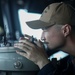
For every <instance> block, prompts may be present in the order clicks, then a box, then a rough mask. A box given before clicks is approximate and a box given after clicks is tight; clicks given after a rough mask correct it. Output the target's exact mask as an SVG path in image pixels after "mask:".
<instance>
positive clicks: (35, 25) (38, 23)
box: [26, 20, 50, 29]
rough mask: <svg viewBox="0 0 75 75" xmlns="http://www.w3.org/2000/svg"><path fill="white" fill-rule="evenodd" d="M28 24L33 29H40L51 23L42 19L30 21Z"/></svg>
mask: <svg viewBox="0 0 75 75" xmlns="http://www.w3.org/2000/svg"><path fill="white" fill-rule="evenodd" d="M26 24H27V25H28V26H29V27H30V28H32V29H40V28H44V27H47V26H49V25H50V23H46V22H43V21H41V20H35V21H29V22H26Z"/></svg>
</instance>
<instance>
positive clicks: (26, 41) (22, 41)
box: [19, 39, 34, 47]
mask: <svg viewBox="0 0 75 75" xmlns="http://www.w3.org/2000/svg"><path fill="white" fill-rule="evenodd" d="M19 42H21V43H24V44H26V45H28V46H30V47H33V46H34V44H33V43H31V42H30V41H29V40H27V39H25V40H19Z"/></svg>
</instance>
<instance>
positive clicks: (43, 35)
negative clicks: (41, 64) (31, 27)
mask: <svg viewBox="0 0 75 75" xmlns="http://www.w3.org/2000/svg"><path fill="white" fill-rule="evenodd" d="M41 40H42V41H45V40H46V39H45V33H44V32H42V35H41Z"/></svg>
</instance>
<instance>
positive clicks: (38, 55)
mask: <svg viewBox="0 0 75 75" xmlns="http://www.w3.org/2000/svg"><path fill="white" fill-rule="evenodd" d="M27 37H28V38H21V39H20V40H19V43H16V44H15V45H14V47H16V48H19V49H21V50H22V51H25V52H20V51H18V50H17V51H16V52H17V53H18V54H20V55H22V56H24V57H26V58H27V59H29V60H31V61H33V62H34V63H35V64H36V65H38V66H39V68H40V69H41V68H42V67H43V66H45V65H46V64H48V63H49V60H48V56H47V54H46V52H45V50H44V48H43V46H42V43H41V41H36V42H35V43H36V45H34V44H33V43H31V42H30V41H29V39H30V38H31V37H30V36H27Z"/></svg>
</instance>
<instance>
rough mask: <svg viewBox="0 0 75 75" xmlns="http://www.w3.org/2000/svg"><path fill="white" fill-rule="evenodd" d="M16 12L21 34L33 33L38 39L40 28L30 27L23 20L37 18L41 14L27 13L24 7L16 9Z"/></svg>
mask: <svg viewBox="0 0 75 75" xmlns="http://www.w3.org/2000/svg"><path fill="white" fill-rule="evenodd" d="M18 14H19V20H20V25H21V31H22V34H28V35H31V36H32V35H33V36H34V37H36V38H37V39H40V38H41V33H42V29H31V28H30V27H28V26H27V24H26V23H25V22H27V21H31V20H37V19H39V18H40V16H41V14H36V13H28V12H27V11H26V10H24V9H20V10H19V11H18Z"/></svg>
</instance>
